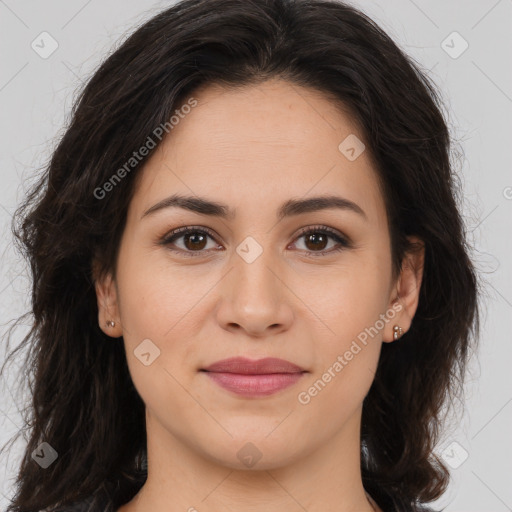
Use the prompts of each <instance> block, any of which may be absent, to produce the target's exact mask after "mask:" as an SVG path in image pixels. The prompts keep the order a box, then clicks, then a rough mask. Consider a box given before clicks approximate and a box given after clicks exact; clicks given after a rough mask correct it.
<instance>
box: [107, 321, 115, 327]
mask: <svg viewBox="0 0 512 512" xmlns="http://www.w3.org/2000/svg"><path fill="white" fill-rule="evenodd" d="M115 325H116V323H115V322H114V320H107V327H114V326H115Z"/></svg>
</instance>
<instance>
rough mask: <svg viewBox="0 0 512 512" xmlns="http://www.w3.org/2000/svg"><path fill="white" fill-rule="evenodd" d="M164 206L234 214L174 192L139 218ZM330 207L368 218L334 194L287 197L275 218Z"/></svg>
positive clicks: (229, 216) (221, 206)
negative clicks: (305, 197)
mask: <svg viewBox="0 0 512 512" xmlns="http://www.w3.org/2000/svg"><path fill="white" fill-rule="evenodd" d="M164 208H183V209H185V210H189V211H191V212H195V213H199V214H202V215H209V216H212V217H220V218H223V219H233V218H234V217H235V214H236V211H235V210H231V209H230V208H229V207H228V206H227V205H225V204H222V203H219V202H216V201H211V200H209V199H206V198H203V197H198V196H184V195H180V194H174V195H172V196H170V197H166V198H165V199H163V200H162V201H159V202H158V203H156V204H155V205H153V206H151V207H150V208H148V209H147V210H146V211H145V212H144V213H143V214H142V216H141V219H143V218H144V217H146V216H148V215H151V214H154V213H156V212H157V211H160V210H163V209H164ZM332 208H336V209H340V210H346V211H352V212H355V213H357V214H359V215H361V216H362V217H363V218H364V219H366V220H368V217H367V216H366V213H365V212H364V211H363V209H362V208H361V207H360V206H359V205H357V204H356V203H354V202H353V201H350V200H348V199H345V198H343V197H340V196H334V195H326V196H317V197H310V198H308V199H289V200H288V201H286V202H285V203H283V204H282V205H281V207H280V208H279V210H278V212H277V218H278V220H281V219H283V218H284V217H292V216H294V215H300V214H303V213H310V212H316V211H320V210H327V209H332Z"/></svg>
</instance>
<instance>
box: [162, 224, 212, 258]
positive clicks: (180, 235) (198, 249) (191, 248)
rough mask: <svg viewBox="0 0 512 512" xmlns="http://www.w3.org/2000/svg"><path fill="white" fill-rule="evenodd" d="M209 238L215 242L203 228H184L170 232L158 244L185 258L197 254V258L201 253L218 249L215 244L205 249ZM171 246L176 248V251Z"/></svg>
mask: <svg viewBox="0 0 512 512" xmlns="http://www.w3.org/2000/svg"><path fill="white" fill-rule="evenodd" d="M209 238H210V239H211V240H213V241H214V242H215V238H214V236H213V233H211V232H210V231H208V230H206V229H205V228H201V229H199V228H194V227H184V228H179V229H175V230H174V231H171V233H169V234H168V235H166V236H165V237H164V238H163V239H162V240H161V241H160V244H162V245H164V246H166V247H167V246H169V249H170V250H171V251H173V252H176V253H180V254H183V255H185V256H196V254H194V253H197V256H199V255H201V254H202V253H203V252H208V251H209V250H210V249H212V248H215V247H218V245H217V244H216V243H214V244H212V246H211V247H207V245H208V239H209ZM181 240H182V241H181ZM179 241H181V243H180V244H179V243H178V242H179ZM172 246H175V247H177V249H175V248H174V247H172Z"/></svg>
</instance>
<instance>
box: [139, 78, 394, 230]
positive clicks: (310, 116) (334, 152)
mask: <svg viewBox="0 0 512 512" xmlns="http://www.w3.org/2000/svg"><path fill="white" fill-rule="evenodd" d="M191 97H193V98H194V99H195V100H196V101H197V105H196V106H195V107H193V108H191V109H186V111H187V112H188V113H186V114H184V113H181V115H180V116H179V120H178V122H177V123H176V124H174V126H173V128H172V129H171V131H170V133H169V135H167V136H166V137H165V138H164V140H163V141H162V143H161V144H160V145H159V146H158V147H157V148H156V149H155V151H154V153H153V154H152V156H151V158H150V159H149V160H148V162H147V163H146V165H145V167H144V170H143V173H142V176H141V177H140V178H141V179H140V180H139V184H138V191H137V192H136V194H135V197H134V202H135V203H136V205H135V206H136V207H137V209H138V210H139V211H141V210H142V209H143V208H144V207H146V208H147V207H149V206H151V204H149V203H152V202H156V201H158V200H160V199H162V198H163V197H165V196H166V195H170V194H171V193H175V192H178V193H186V194H188V195H190V194H191V193H192V194H197V195H200V196H206V197H210V198H212V199H217V200H219V201H220V202H224V203H226V202H227V203H230V204H231V205H232V207H233V209H235V208H236V209H237V210H245V209H247V210H251V213H258V211H259V213H260V214H261V209H262V207H263V206H265V207H269V206H270V202H272V203H273V202H274V201H275V203H276V208H277V206H278V205H281V204H282V203H283V202H284V201H286V200H287V199H289V198H290V197H296V198H297V197H304V196H307V195H315V196H316V195H321V194H331V193H338V194H340V195H343V196H344V197H347V198H348V199H350V200H352V201H354V202H357V203H358V204H359V205H360V206H361V207H362V208H363V209H364V210H365V212H367V214H368V216H369V217H370V218H373V221H375V222H378V223H381V224H382V225H383V226H384V224H385V222H384V219H385V217H386V215H385V208H384V201H383V198H382V196H381V192H380V190H379V187H378V181H377V175H376V172H375V170H374V168H373V165H372V161H371V158H370V155H369V152H368V151H366V150H363V151H362V153H361V154H360V155H359V156H358V157H357V158H356V159H352V160H351V159H349V158H347V156H346V154H345V153H344V152H343V151H345V150H346V146H347V144H348V145H349V146H350V145H352V146H354V144H355V145H356V146H355V149H356V150H358V149H361V148H362V145H361V144H364V142H363V141H364V135H363V134H362V133H361V131H360V129H359V127H358V126H357V123H356V122H355V121H354V120H353V119H352V117H351V116H350V115H349V114H348V113H347V112H346V111H342V110H341V109H340V108H339V106H337V105H335V104H334V102H333V101H330V100H329V99H328V98H327V97H326V96H324V95H322V94H321V93H320V92H318V91H316V90H312V89H306V88H303V87H299V86H297V85H294V84H291V83H289V82H285V81H281V80H271V81H268V82H264V83H262V84H259V85H249V86H244V87H237V88H225V87H221V86H218V85H209V86H203V87H201V88H200V89H197V90H196V91H195V92H194V93H192V94H191ZM187 99H188V98H185V101H184V102H183V103H182V105H183V104H185V102H186V101H187ZM179 108H180V107H179V105H178V106H177V109H178V111H179ZM183 112H185V110H184V111H183ZM175 119H178V118H175ZM344 141H346V142H344ZM340 144H342V146H341V149H340ZM358 144H359V146H357V145H358Z"/></svg>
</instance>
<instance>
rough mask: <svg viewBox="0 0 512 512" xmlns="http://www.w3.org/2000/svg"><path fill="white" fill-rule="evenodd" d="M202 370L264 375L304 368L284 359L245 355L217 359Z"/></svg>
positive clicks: (296, 371)
mask: <svg viewBox="0 0 512 512" xmlns="http://www.w3.org/2000/svg"><path fill="white" fill-rule="evenodd" d="M202 370H203V371H207V372H216V373H238V374H243V375H265V374H269V373H301V372H304V371H306V370H304V369H303V368H301V367H300V366H297V365H296V364H293V363H290V361H286V360H285V359H278V358H275V357H265V358H264V359H258V360H256V361H255V360H252V359H247V358H245V357H232V358H229V359H223V360H222V361H217V362H216V363H213V364H211V365H210V366H208V367H206V368H202Z"/></svg>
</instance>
